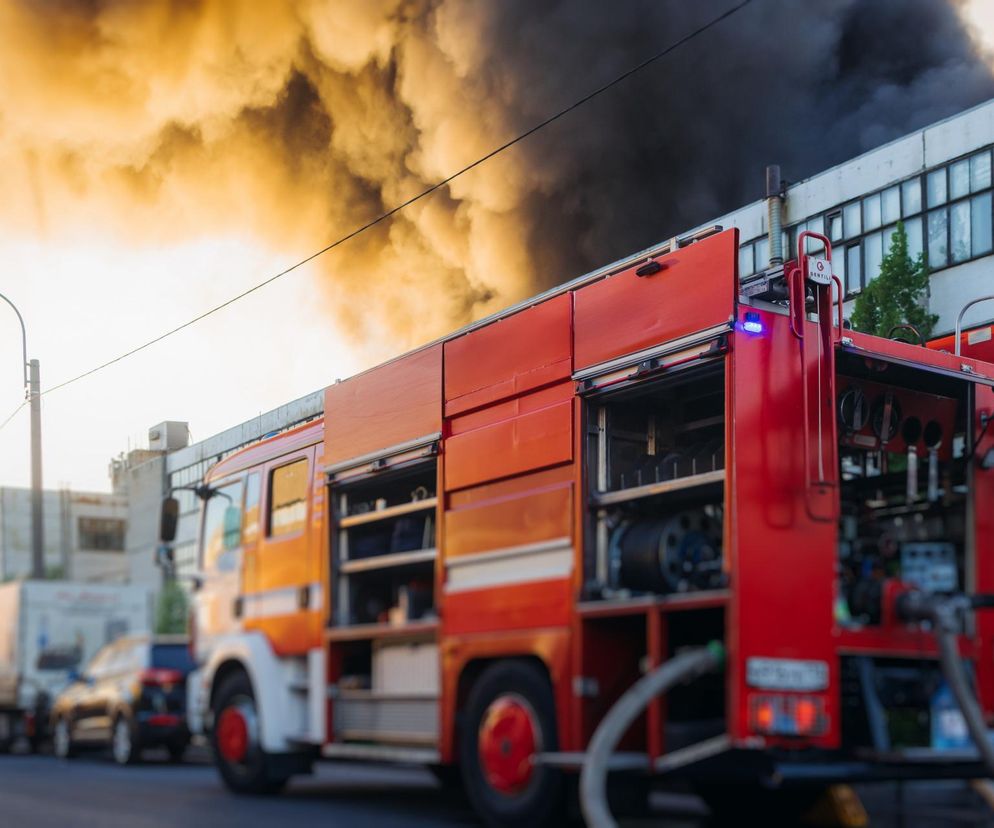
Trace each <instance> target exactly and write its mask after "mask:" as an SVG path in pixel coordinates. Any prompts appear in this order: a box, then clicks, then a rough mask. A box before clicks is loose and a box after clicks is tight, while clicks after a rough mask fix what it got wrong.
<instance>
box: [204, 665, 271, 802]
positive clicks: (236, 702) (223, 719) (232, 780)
mask: <svg viewBox="0 0 994 828" xmlns="http://www.w3.org/2000/svg"><path fill="white" fill-rule="evenodd" d="M213 712H214V727H213V728H212V729H211V747H212V748H213V750H214V764H215V765H217V769H218V772H219V773H220V774H221V778H222V779H223V780H224V783H225V785H227V786H228V788H229V789H230V790H232V791H234V792H235V793H238V794H274V793H278V792H279V791H280V790H282V788H283V786H284V785H286V783H287V780H288V779H289V776H286V775H285V774H279V773H276V772H275V771H274V770H273V768H272V764H273V762H272V758H271V757H270V756H268V755H267V754H266V753H265V751H263V749H262V746H261V743H260V738H259V716H258V712H257V710H256V704H255V695H254V694H253V692H252V683H251V682H250V681H249V678H248V676H247V675H245V674H244V673H236V674H235V675H232V676H229V677H228V678H226V679H225V680H224V681H223V682H222V684H221V686H220V688H219V689H218V692H217V696H216V698H215V702H214V706H213Z"/></svg>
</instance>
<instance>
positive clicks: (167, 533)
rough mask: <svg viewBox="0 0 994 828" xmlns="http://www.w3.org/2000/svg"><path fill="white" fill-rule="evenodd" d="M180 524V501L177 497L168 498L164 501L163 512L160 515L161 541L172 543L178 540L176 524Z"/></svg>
mask: <svg viewBox="0 0 994 828" xmlns="http://www.w3.org/2000/svg"><path fill="white" fill-rule="evenodd" d="M178 522H179V501H178V500H177V499H176V498H175V497H167V498H166V499H165V500H163V501H162V512H161V513H160V515H159V540H160V541H162V542H163V543H171V542H172V541H174V540H176V524H177V523H178Z"/></svg>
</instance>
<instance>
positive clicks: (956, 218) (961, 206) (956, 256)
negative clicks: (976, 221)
mask: <svg viewBox="0 0 994 828" xmlns="http://www.w3.org/2000/svg"><path fill="white" fill-rule="evenodd" d="M949 258H950V261H952V262H953V263H954V264H959V263H960V262H965V261H966V260H967V259H969V258H970V202H969V201H960V202H958V203H956V204H954V205H953V206H952V207H950V208H949Z"/></svg>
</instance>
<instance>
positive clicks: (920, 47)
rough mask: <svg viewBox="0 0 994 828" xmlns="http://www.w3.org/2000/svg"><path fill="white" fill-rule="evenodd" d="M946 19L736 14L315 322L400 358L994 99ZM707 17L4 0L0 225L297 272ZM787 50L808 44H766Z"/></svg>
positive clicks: (388, 241) (343, 292) (489, 182)
mask: <svg viewBox="0 0 994 828" xmlns="http://www.w3.org/2000/svg"><path fill="white" fill-rule="evenodd" d="M957 2H958V0H872V2H871V0H823V2H820V3H817V4H815V3H805V4H797V3H795V2H792V0H772V2H766V3H763V4H755V5H754V6H751V7H749V9H747V10H746V11H745V12H742V13H741V14H740V15H738V16H736V18H735V20H734V21H733V22H731V23H726V24H723V25H722V26H720V27H717V28H716V29H714V30H713V31H711V32H709V33H708V34H707V35H706V38H707V39H706V40H704V39H702V40H701V41H700V42H699V43H697V42H695V43H693V44H690V45H689V46H688V47H685V48H683V49H681V51H680V52H678V53H674V55H673V56H672V57H671V58H667V59H666V62H665V63H664V64H659V65H658V66H656V67H653V69H652V70H650V71H649V72H646V73H643V74H642V75H640V76H638V77H637V78H635V79H633V80H632V82H631V83H629V84H626V85H625V86H624V87H619V88H618V89H617V90H616V91H613V92H612V93H611V95H610V96H605V97H604V98H601V99H598V100H597V101H596V102H595V103H594V104H593V105H592V106H590V107H588V108H587V109H585V110H584V111H583V112H582V113H577V115H576V116H571V119H570V120H569V121H568V122H567V121H564V122H561V123H559V124H557V125H556V127H555V128H554V129H553V130H550V131H549V132H547V133H543V134H541V135H538V136H535V138H534V139H530V140H529V141H528V142H527V143H526V144H522V145H519V146H518V147H516V148H515V149H514V150H513V151H512V152H509V153H505V154H504V155H502V156H500V157H498V158H495V159H493V160H492V161H491V162H489V163H487V164H485V165H483V166H481V167H479V168H477V169H475V170H473V171H472V172H471V173H470V174H468V175H466V176H464V177H462V178H460V179H458V180H456V181H455V182H453V183H452V184H451V185H450V186H449V187H447V188H446V189H444V190H441V191H439V192H438V193H436V194H435V195H433V196H432V197H431V198H430V199H428V200H426V201H424V202H420V203H418V204H417V205H415V206H413V207H412V208H410V209H408V210H406V211H404V212H403V213H402V214H401V215H399V216H397V217H395V218H394V219H393V220H391V221H389V222H385V223H384V224H382V225H379V226H378V227H376V228H374V229H373V230H372V231H371V232H369V233H366V234H364V235H363V236H361V237H359V238H357V239H355V240H354V241H352V242H350V243H349V244H348V245H345V246H343V247H341V248H339V249H337V250H336V251H334V252H333V253H331V254H330V255H328V256H326V257H324V258H323V259H321V260H320V267H321V268H322V278H321V283H322V284H323V285H324V286H325V287H326V291H325V293H326V295H327V297H328V299H329V301H330V303H331V307H332V308H333V309H334V311H335V313H336V315H337V318H338V319H339V321H340V322H341V323H342V324H344V325H345V326H346V328H347V331H348V332H349V333H350V334H351V335H353V336H355V337H357V338H358V339H359V340H367V341H369V340H373V339H381V340H382V339H384V338H385V337H386V335H389V338H390V340H391V341H392V342H394V343H395V344H396V345H397V346H398V347H402V346H410V345H413V344H416V343H418V342H420V341H424V340H425V339H427V338H430V337H432V336H436V335H438V334H440V333H442V332H444V331H446V330H449V329H451V328H452V327H454V326H456V325H458V324H461V323H464V322H467V321H469V320H471V319H473V318H476V317H479V316H482V315H484V314H486V313H488V312H491V311H494V310H496V309H498V308H500V307H502V306H504V305H506V304H508V303H509V302H512V301H514V300H516V299H518V298H520V297H522V296H523V295H525V294H527V293H528V292H531V291H533V290H535V289H538V288H542V287H545V286H548V285H549V284H551V283H554V282H557V281H560V280H562V279H564V278H566V277H568V276H571V275H575V274H577V273H579V272H582V271H583V270H584V269H586V268H588V267H591V266H594V265H596V264H600V263H603V262H604V261H606V260H609V259H610V258H612V257H615V256H619V255H622V254H624V253H626V252H629V251H630V250H632V249H637V248H638V247H640V246H643V245H645V244H649V243H651V242H653V241H656V240H658V239H661V238H666V237H667V236H668V235H670V234H672V233H675V232H679V231H681V230H683V229H686V228H688V227H691V226H692V225H693V224H695V223H697V222H700V221H704V220H706V219H708V218H710V217H712V216H714V215H717V214H719V213H720V212H721V211H723V210H725V209H729V208H731V207H733V206H735V205H736V204H738V203H740V202H742V201H744V200H748V199H750V198H754V197H757V196H758V195H759V192H758V186H759V177H760V176H759V171H760V170H761V165H762V164H765V163H768V162H770V161H779V162H780V163H781V164H783V165H784V168H785V172H786V173H787V174H788V175H789V176H790V177H791V178H794V179H797V178H799V177H800V176H801V175H803V174H806V173H809V172H811V171H813V170H817V169H822V168H825V167H827V166H829V165H830V164H832V163H834V162H836V161H838V160H841V159H842V158H845V157H847V156H850V155H852V154H854V153H856V152H858V151H860V150H862V149H865V148H866V147H867V146H869V145H873V144H875V143H879V142H880V141H883V140H887V139H889V138H892V137H895V136H896V135H898V134H901V133H902V132H904V131H907V130H908V129H911V128H913V127H915V126H919V125H921V124H922V123H926V122H928V121H930V120H934V119H935V118H938V117H941V116H943V115H946V114H949V113H950V112H954V111H957V110H958V109H961V108H963V107H965V106H967V105H969V104H971V103H974V102H976V101H978V100H981V99H983V98H984V97H987V96H990V95H991V94H994V82H992V79H991V71H990V68H989V67H987V66H986V65H984V63H983V61H981V60H980V59H979V58H978V57H977V55H976V54H975V49H974V48H973V46H972V45H971V41H970V39H969V37H968V36H967V35H966V33H965V30H964V28H963V24H962V21H961V20H960V19H959V18H958V16H957V12H956V9H957V8H958V5H957ZM707 5H708V4H688V3H684V2H677V1H676V0H674V1H673V2H659V0H633V2H632V3H630V4H628V5H626V7H625V9H624V10H622V11H620V12H619V11H618V10H616V9H614V10H612V9H610V8H608V7H607V6H605V5H604V4H602V3H598V2H595V1H594V0H582V1H580V2H575V1H574V2H562V0H558V1H557V0H543V2H534V0H502V2H500V3H474V2H470V1H469V0H346V1H344V2H335V3H329V2H323V1H322V0H296V1H295V2H280V3H259V2H254V1H253V0H196V1H194V0H156V1H155V2H153V1H152V0H148V2H133V0H9V2H6V3H2V4H0V76H2V77H3V78H4V83H3V84H2V85H0V164H2V169H3V170H4V184H5V188H4V196H5V197H4V198H3V199H2V201H0V222H3V223H4V224H5V225H6V226H7V227H11V228H15V229H16V230H18V231H21V232H24V233H31V234H41V235H46V236H48V237H49V238H52V239H53V240H54V239H57V238H58V237H59V235H60V234H64V233H73V232H92V231H93V228H95V227H96V228H102V229H103V230H104V231H105V232H112V233H114V234H116V236H117V237H118V238H120V239H121V240H122V241H123V242H128V243H134V244H148V243H150V242H151V243H154V242H156V241H164V240H175V239H179V238H184V239H186V238H191V237H197V236H204V235H211V234H217V233H222V232H231V231H235V232H246V231H247V232H250V233H253V234H256V235H257V236H258V237H259V238H261V239H263V240H264V242H265V243H266V244H267V245H269V246H272V247H274V248H276V249H279V250H281V251H285V252H286V254H287V257H288V260H290V261H292V260H293V259H294V258H296V257H298V256H303V255H306V254H308V253H310V252H312V251H313V250H315V249H317V248H319V247H321V246H323V245H324V244H326V243H328V242H330V241H332V240H334V239H335V238H337V237H338V236H340V235H342V234H344V233H346V232H348V231H350V230H352V229H353V228H355V227H356V226H358V225H361V224H363V223H364V222H366V221H368V220H369V219H371V218H373V217H374V216H376V215H377V214H379V213H380V212H382V211H383V210H384V209H387V208H389V207H391V206H393V205H395V204H397V203H398V202H401V201H403V200H404V199H406V198H409V197H410V196H411V195H413V194H415V193H417V192H419V191H421V190H423V189H424V188H426V187H427V186H429V185H431V184H433V183H434V182H435V181H437V180H439V179H441V178H443V177H445V176H446V175H448V174H449V173H451V172H452V171H453V170H455V169H458V168H460V167H461V166H463V165H464V164H466V163H468V162H470V161H472V160H474V159H475V158H477V157H478V156H480V155H482V154H484V153H485V152H487V151H489V150H490V149H492V148H493V146H495V145H496V144H499V143H501V142H503V141H504V140H506V139H507V138H509V137H511V136H512V135H514V134H515V133H516V132H517V131H519V130H521V129H522V128H524V127H528V126H531V125H532V124H533V123H535V122H536V121H538V120H540V119H541V118H543V117H545V116H546V115H548V114H549V113H550V112H552V111H555V110H556V109H558V108H559V107H560V106H562V105H563V104H565V103H568V102H570V101H571V100H573V99H575V98H576V97H578V96H579V95H580V94H582V93H583V92H586V91H587V90H588V89H589V88H591V87H593V86H596V85H597V84H598V83H601V82H603V81H605V80H608V79H610V78H611V77H613V76H614V75H615V74H617V73H618V72H619V71H623V70H624V69H627V68H628V67H629V66H630V65H632V64H633V63H634V62H636V61H637V60H638V59H641V58H642V57H644V56H646V55H648V54H651V53H652V52H654V51H656V50H658V49H659V48H660V46H661V45H662V44H665V43H666V42H671V41H673V40H675V39H676V38H677V37H679V36H680V35H681V34H683V33H685V32H687V31H690V30H691V29H693V28H694V27H696V26H698V25H700V24H701V23H702V22H703V21H704V20H706V19H707V17H708V16H710V15H711V14H713V13H714V9H711V8H710V7H709V8H705V9H700V8H698V6H707ZM802 6H803V8H802ZM881 30H885V31H886V32H887V38H885V39H884V40H883V41H881V40H880V38H879V37H878V36H877V34H878V32H879V31H881ZM797 31H804V32H805V37H804V41H803V48H796V49H794V48H780V46H777V45H775V44H785V43H792V42H795V41H796V32H797ZM922 31H928V32H930V33H931V34H932V36H931V37H930V38H929V39H928V41H927V42H924V43H923V42H922V38H921V32H922ZM905 42H907V47H906V48H905V46H904V45H902V44H905ZM763 49H766V50H767V57H765V58H764V57H763V54H762V50H763ZM798 124H803V125H804V134H803V135H798V134H797V133H796V132H795V131H792V129H791V127H792V126H795V127H796V125H798ZM263 275H266V274H248V275H247V282H249V281H251V280H252V279H254V278H257V277H259V276H263ZM275 289H278V288H275Z"/></svg>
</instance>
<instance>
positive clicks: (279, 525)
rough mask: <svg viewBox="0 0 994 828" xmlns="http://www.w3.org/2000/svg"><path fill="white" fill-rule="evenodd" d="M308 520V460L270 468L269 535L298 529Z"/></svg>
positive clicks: (283, 533)
mask: <svg viewBox="0 0 994 828" xmlns="http://www.w3.org/2000/svg"><path fill="white" fill-rule="evenodd" d="M306 522H307V460H306V459H302V460H297V461H296V462H293V463H289V464H288V465H286V466H280V467H279V468H278V469H273V471H272V472H271V473H270V475H269V535H270V536H271V537H275V536H277V535H290V534H292V533H294V532H299V531H300V530H302V529H303V528H304V525H305V524H306Z"/></svg>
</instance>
